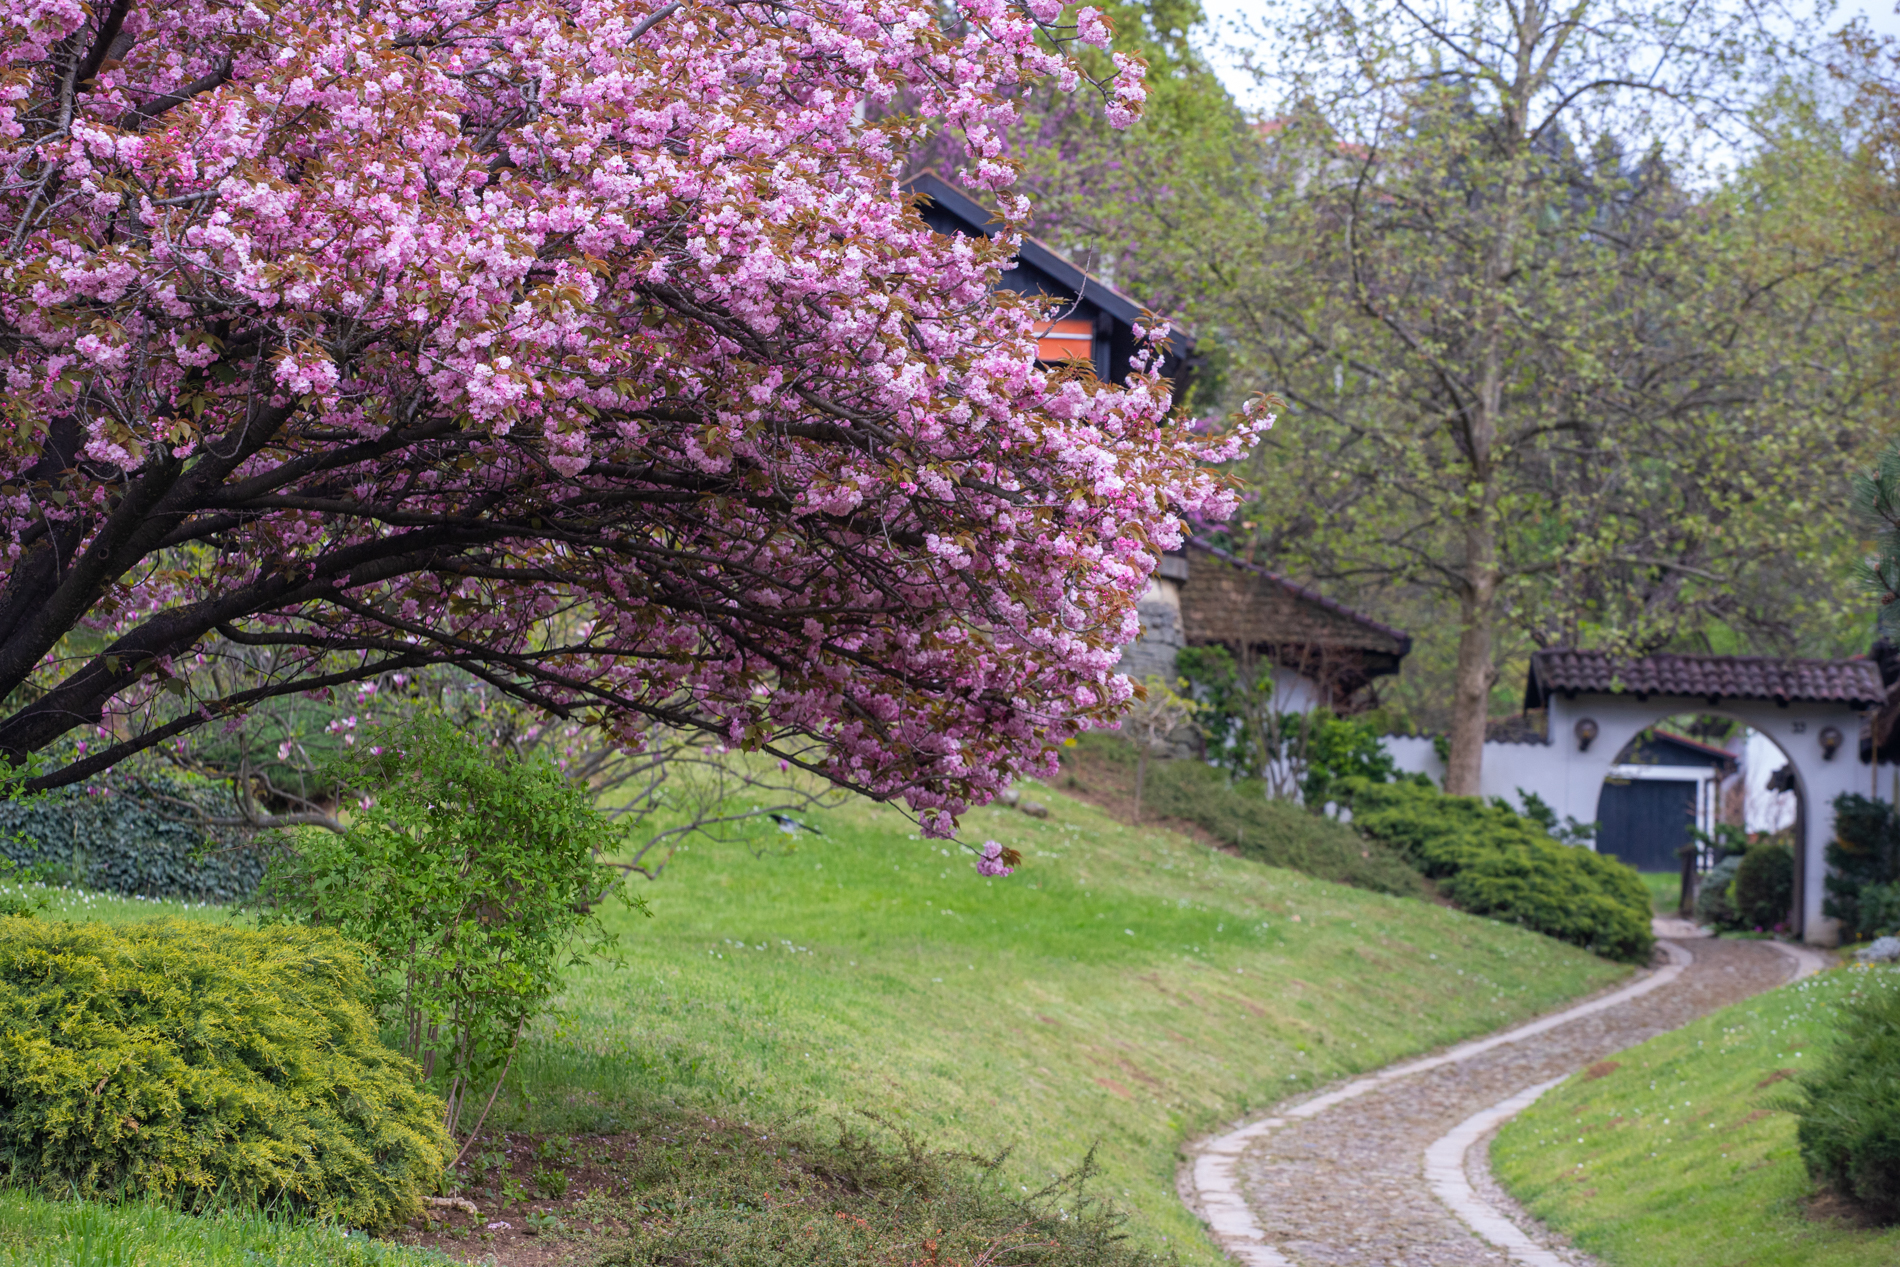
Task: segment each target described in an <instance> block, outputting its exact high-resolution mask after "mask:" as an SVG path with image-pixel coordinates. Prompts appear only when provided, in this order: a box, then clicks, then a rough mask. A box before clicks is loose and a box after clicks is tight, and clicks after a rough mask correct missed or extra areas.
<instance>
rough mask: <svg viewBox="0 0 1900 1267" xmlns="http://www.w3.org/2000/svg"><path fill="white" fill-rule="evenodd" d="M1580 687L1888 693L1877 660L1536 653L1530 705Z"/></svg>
mask: <svg viewBox="0 0 1900 1267" xmlns="http://www.w3.org/2000/svg"><path fill="white" fill-rule="evenodd" d="M1575 691H1594V692H1608V693H1611V694H1616V695H1638V696H1646V695H1680V696H1687V697H1692V698H1700V699H1704V700H1707V701H1708V702H1709V703H1711V704H1714V703H1716V702H1717V701H1719V700H1724V699H1765V700H1775V701H1777V702H1788V701H1794V700H1814V701H1823V702H1831V703H1839V704H1850V705H1854V706H1857V707H1859V706H1865V705H1870V704H1878V703H1881V702H1882V701H1884V700H1885V699H1886V698H1887V692H1886V690H1885V689H1884V688H1883V687H1882V686H1881V684H1880V668H1879V666H1878V665H1876V664H1875V663H1874V662H1873V661H1872V660H1865V659H1854V660H1784V659H1779V658H1777V657H1774V656H1726V655H1652V656H1643V657H1642V658H1640V659H1621V658H1617V657H1612V656H1610V655H1608V654H1606V653H1605V652H1602V651H1572V650H1568V649H1563V648H1559V649H1555V650H1551V651H1539V652H1537V653H1535V654H1534V655H1532V656H1531V671H1530V679H1529V681H1527V682H1526V683H1525V686H1524V704H1525V707H1527V708H1542V707H1543V706H1544V701H1545V700H1547V699H1549V698H1550V697H1551V696H1552V695H1558V694H1564V695H1568V694H1570V693H1571V692H1575Z"/></svg>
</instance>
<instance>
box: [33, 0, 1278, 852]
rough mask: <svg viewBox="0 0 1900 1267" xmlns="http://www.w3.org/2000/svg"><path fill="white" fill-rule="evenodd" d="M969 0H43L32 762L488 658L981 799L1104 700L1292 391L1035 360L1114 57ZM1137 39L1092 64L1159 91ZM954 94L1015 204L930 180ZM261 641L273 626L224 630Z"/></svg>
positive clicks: (1123, 690) (584, 696)
mask: <svg viewBox="0 0 1900 1267" xmlns="http://www.w3.org/2000/svg"><path fill="white" fill-rule="evenodd" d="M1042 12H1044V8H1038V9H1036V10H1035V11H1034V15H1035V16H1039V15H1040V14H1041V13H1042ZM1090 13H1092V11H1084V14H1083V15H1082V16H1080V17H1079V18H1078V28H1079V29H1078V34H1079V35H1080V37H1081V38H1084V39H1096V40H1103V41H1105V40H1106V38H1107V34H1106V30H1107V29H1106V26H1105V24H1103V23H1102V22H1101V21H1100V19H1099V17H1092V16H1088V15H1089V14H1090ZM954 16H955V18H956V29H955V30H954V31H951V30H946V29H945V28H944V27H943V26H942V25H940V22H939V12H938V8H937V6H935V5H934V4H931V3H925V2H924V0H876V2H875V3H873V2H872V0H774V2H773V3H771V4H764V3H746V2H744V0H736V2H733V3H699V2H697V0H683V2H682V3H680V4H667V5H665V6H664V7H661V6H660V5H658V4H656V3H654V2H653V0H429V3H418V2H417V0H347V3H346V2H344V0H311V2H310V3H305V4H299V5H285V6H257V5H248V4H246V5H230V4H225V3H222V2H221V0H176V2H174V3H168V4H156V3H151V2H150V0H94V3H93V4H92V6H91V8H90V9H88V8H86V7H84V6H81V5H78V4H70V3H61V4H49V3H43V2H42V0H0V41H4V43H5V45H6V56H5V58H4V61H3V62H0V206H3V207H4V209H5V210H4V223H0V229H3V230H4V236H3V237H0V242H4V243H5V247H4V252H5V253H4V258H0V322H3V323H4V325H5V330H6V339H5V344H4V348H0V369H3V370H4V373H5V375H6V380H7V386H8V392H7V396H6V404H7V419H6V425H5V427H3V428H0V468H4V469H0V517H4V522H5V550H6V561H5V563H4V565H3V566H4V567H5V574H4V589H0V694H13V695H14V697H15V698H23V697H28V696H30V699H31V702H29V703H27V704H25V705H23V706H21V707H20V708H19V709H17V710H16V711H15V712H13V713H12V714H11V715H10V716H7V717H4V718H0V753H4V754H5V755H6V756H7V757H8V758H9V759H11V760H14V761H16V762H17V761H20V760H23V759H24V758H25V757H26V755H27V754H29V753H33V752H36V751H41V750H46V749H48V748H49V747H50V746H51V745H53V744H55V742H56V741H58V740H59V739H60V738H61V737H62V736H64V735H66V734H67V733H68V732H69V731H71V730H72V729H73V728H75V727H80V726H94V725H96V726H99V727H101V728H102V729H103V730H104V731H105V732H106V733H107V734H108V735H109V736H110V739H109V740H108V741H106V742H102V743H101V744H100V745H98V746H97V748H96V749H95V750H94V751H92V752H90V753H87V754H85V755H84V756H83V757H80V758H76V759H69V760H65V761H64V764H61V765H59V766H58V767H57V768H55V769H53V770H52V771H51V772H49V773H48V774H46V775H44V776H42V777H41V778H40V779H37V780H35V781H34V783H35V785H39V786H51V785H58V784H64V783H71V782H76V781H80V780H83V779H84V778H86V777H87V776H88V775H90V774H92V773H94V772H96V771H97V770H100V769H103V768H106V767H107V766H110V765H111V764H113V763H115V762H117V761H120V760H123V759H124V758H125V757H127V756H128V755H131V754H133V753H136V752H138V751H142V750H144V749H146V748H150V747H153V746H155V745H158V744H161V743H165V742H168V741H170V740H171V739H172V738H173V737H175V736H176V735H179V734H182V733H184V732H186V731H188V730H190V729H191V728H193V727H195V726H199V725H203V724H205V723H206V722H210V721H221V720H229V719H231V718H233V717H236V716H238V715H241V714H242V713H243V712H244V710H245V709H246V708H247V707H249V706H251V705H253V704H255V703H257V702H259V701H260V700H263V699H267V698H270V697H272V696H275V695H284V694H291V693H295V692H304V693H307V694H310V695H312V696H314V697H318V698H328V697H329V696H330V695H331V693H333V692H334V690H335V689H337V688H338V687H342V686H346V685H350V684H352V683H354V682H357V681H363V680H369V679H374V678H378V677H381V676H383V675H386V674H390V673H391V672H392V671H396V672H413V671H415V670H416V669H418V668H421V667H423V666H426V665H431V664H449V665H454V666H458V667H459V668H461V669H463V670H465V671H467V672H469V673H471V674H474V675H477V676H478V677H481V678H483V679H485V680H486V681H488V682H490V683H492V684H494V685H495V686H496V687H497V688H498V689H503V690H506V691H508V692H510V693H512V694H514V695H515V696H516V697H518V698H519V699H521V700H523V701H525V702H527V703H530V704H533V705H535V706H538V707H540V708H542V709H545V710H546V711H548V712H550V713H552V714H555V715H557V716H559V717H562V718H565V719H568V721H569V722H570V723H571V724H576V725H581V724H584V725H588V726H592V727H597V728H599V729H600V730H601V731H604V732H605V733H607V734H609V735H611V736H613V737H614V738H615V739H616V740H618V741H619V742H622V743H624V744H626V745H628V746H630V747H638V746H639V745H640V744H641V743H642V742H643V741H644V736H645V734H646V733H647V732H648V730H649V729H650V728H652V727H655V726H662V727H668V728H675V729H684V730H688V731H696V732H698V733H701V734H703V735H704V736H705V737H706V740H707V742H708V743H709V744H712V745H716V746H722V747H733V748H742V749H748V750H763V751H766V752H769V753H771V754H772V755H773V756H775V757H778V758H780V759H783V760H787V761H791V762H793V763H795V764H799V765H801V766H804V767H805V768H808V769H811V770H814V771H815V772H817V773H819V774H822V775H824V776H825V777H827V778H830V779H832V780H835V781H836V782H838V783H840V784H842V785H845V786H849V787H854V788H857V789H859V790H861V791H863V792H865V793H867V794H869V795H872V796H876V797H880V798H893V797H899V798H904V799H906V800H907V801H908V803H909V804H910V805H911V806H912V807H913V808H914V809H915V810H917V811H918V813H919V814H920V816H921V819H922V821H923V823H924V825H925V829H926V830H927V831H929V832H931V833H933V834H948V833H950V832H951V831H953V830H954V827H955V818H956V815H958V814H959V813H961V812H962V811H963V810H964V809H965V808H966V807H968V806H969V805H971V804H980V803H982V802H985V801H987V800H988V799H990V798H991V797H992V796H994V795H995V794H996V792H997V791H998V790H999V789H1000V788H1001V787H1003V786H1005V785H1007V784H1008V783H1009V782H1010V781H1011V780H1013V779H1016V778H1020V777H1024V776H1030V775H1036V774H1043V773H1047V772H1048V771H1049V770H1050V769H1051V768H1052V762H1053V758H1052V756H1051V754H1052V752H1053V749H1054V747H1055V746H1056V745H1059V744H1060V743H1061V742H1062V740H1064V739H1065V738H1067V737H1069V736H1071V735H1073V734H1075V733H1076V732H1077V731H1079V730H1081V729H1085V728H1088V727H1091V726H1098V725H1106V724H1112V722H1113V721H1114V719H1115V717H1116V716H1117V714H1118V712H1119V710H1120V709H1121V707H1122V706H1123V704H1124V703H1125V701H1126V700H1127V699H1128V697H1129V695H1130V689H1131V688H1130V686H1129V684H1128V682H1127V681H1126V679H1125V678H1124V677H1122V676H1121V675H1120V674H1119V673H1117V672H1116V667H1115V666H1116V663H1117V660H1118V658H1119V654H1120V651H1119V649H1120V647H1121V646H1122V645H1123V644H1125V643H1126V642H1128V641H1129V640H1130V639H1132V638H1133V637H1134V635H1135V633H1136V631H1137V628H1138V624H1137V620H1136V613H1135V604H1136V600H1137V599H1138V598H1139V596H1140V594H1141V593H1142V590H1143V588H1144V586H1145V585H1146V583H1147V579H1148V576H1149V574H1150V573H1151V572H1152V571H1153V569H1154V567H1155V566H1156V563H1157V561H1158V559H1159V557H1160V554H1161V552H1163V551H1165V550H1167V549H1170V548H1172V547H1174V546H1176V545H1178V544H1179V542H1180V540H1181V535H1182V530H1181V521H1180V518H1179V516H1181V515H1182V514H1185V513H1199V514H1203V515H1207V516H1210V517H1220V516H1223V515H1224V514H1225V513H1226V512H1227V510H1228V509H1229V508H1230V506H1231V499H1232V495H1231V492H1230V489H1229V487H1228V485H1227V483H1226V482H1225V481H1224V479H1223V477H1221V476H1220V475H1219V474H1218V473H1217V472H1216V471H1215V470H1214V466H1215V464H1217V463H1220V462H1222V461H1225V460H1227V459H1230V458H1232V457H1234V456H1235V455H1237V454H1238V453H1240V452H1241V451H1242V450H1243V449H1244V448H1245V447H1246V446H1247V445H1249V444H1250V443H1252V441H1253V440H1254V439H1255V438H1256V437H1257V435H1258V433H1259V432H1260V430H1262V429H1263V428H1264V427H1265V426H1267V425H1269V423H1270V421H1271V420H1270V419H1269V418H1268V417H1267V416H1266V415H1265V414H1264V413H1263V412H1261V411H1259V410H1255V411H1252V412H1251V413H1249V414H1248V415H1246V416H1245V417H1243V418H1241V419H1240V420H1238V421H1237V423H1236V424H1235V425H1234V426H1233V427H1232V428H1230V429H1228V430H1226V431H1224V432H1220V433H1218V434H1209V433H1203V432H1200V431H1197V430H1195V429H1192V428H1189V427H1186V426H1182V425H1178V424H1175V423H1173V422H1171V421H1170V419H1169V415H1168V411H1169V394H1168V385H1167V384H1166V382H1165V381H1162V380H1158V379H1156V378H1153V377H1151V376H1149V375H1148V374H1147V373H1145V372H1141V373H1137V374H1135V375H1134V376H1133V377H1132V378H1131V380H1130V382H1129V383H1128V384H1127V385H1126V387H1118V386H1111V385H1108V384H1104V383H1101V382H1098V381H1096V380H1095V379H1093V378H1092V377H1090V376H1088V375H1087V374H1086V372H1084V371H1082V370H1079V369H1074V368H1064V369H1059V370H1055V369H1046V368H1044V367H1041V366H1039V365H1038V363H1037V361H1036V356H1035V350H1036V331H1037V327H1038V323H1039V322H1041V321H1042V320H1044V314H1042V313H1041V312H1039V311H1038V309H1037V307H1036V306H1035V305H1034V304H1032V303H1031V302H1030V301H1028V300H1026V299H1024V298H1022V297H1019V296H1015V295H1013V294H1010V293H1007V292H999V291H998V289H997V281H998V279H999V277H1000V274H1001V270H1002V268H1003V267H1004V265H1005V264H1006V263H1007V261H1008V259H1009V258H1010V256H1011V254H1012V251H1013V249H1014V245H1015V243H1016V241H1017V240H1018V239H1017V236H1016V233H1017V229H1016V227H1015V226H1016V225H1018V224H1020V223H1021V222H1022V220H1023V219H1024V218H1025V217H1026V216H1027V215H1028V214H1029V207H1028V204H1027V202H1026V201H1025V200H1023V199H1020V198H1018V197H1016V196H1015V195H1014V194H1013V192H1012V191H1011V182H1012V181H1013V179H1014V169H1013V167H1012V165H1011V162H1010V161H1009V159H1008V158H1007V156H1006V151H1005V148H1004V144H1003V140H1004V136H1005V134H1006V131H1007V129H1008V127H1009V125H1010V123H1011V121H1012V119H1013V117H1014V116H1013V107H1012V105H1011V101H1012V99H1013V94H1016V93H1017V92H1018V91H1019V87H1020V85H1023V84H1025V83H1027V82H1029V81H1031V80H1035V79H1037V78H1039V77H1045V76H1055V77H1057V78H1058V79H1060V80H1065V81H1073V80H1074V79H1075V77H1076V76H1077V74H1078V71H1077V64H1076V63H1075V62H1074V60H1073V59H1072V58H1071V57H1070V56H1069V52H1068V49H1067V48H1066V47H1065V46H1064V44H1063V42H1062V41H1061V40H1060V39H1055V38H1053V37H1051V36H1050V34H1049V32H1050V30H1054V31H1055V32H1056V33H1057V34H1059V33H1060V28H1050V29H1044V30H1042V33H1041V34H1040V35H1039V29H1040V28H1039V27H1038V24H1037V22H1036V20H1035V17H1034V16H1032V12H1031V11H1029V10H1026V9H1019V8H1016V7H1013V6H1012V5H1010V4H1005V3H1003V2H1002V0H965V3H963V4H962V5H961V8H960V10H959V11H958V12H957V13H956V14H955V15H954ZM1116 66H1117V71H1116V73H1115V75H1114V76H1113V77H1112V78H1110V79H1109V80H1107V81H1106V82H1102V83H1095V84H1091V85H1089V86H1087V87H1086V88H1085V89H1084V90H1085V91H1091V92H1100V93H1102V94H1104V96H1105V98H1106V100H1107V102H1108V109H1109V111H1110V113H1111V115H1112V116H1113V117H1114V118H1115V119H1116V120H1117V121H1119V122H1127V121H1129V120H1130V119H1132V118H1133V117H1134V114H1135V113H1136V112H1137V111H1138V110H1139V108H1140V104H1141V101H1142V91H1143V90H1142V89H1141V86H1140V64H1139V62H1138V61H1134V60H1130V59H1127V58H1125V57H1123V58H1117V60H1116ZM893 102H904V103H908V105H907V107H906V110H905V111H904V112H901V113H900V112H895V111H894V112H892V113H891V114H890V117H885V112H884V111H883V110H882V109H880V107H883V106H885V105H889V104H890V103H893ZM939 127H941V128H947V129H950V130H951V131H953V132H955V133H958V134H960V136H961V138H962V142H963V147H964V152H965V153H967V154H968V155H969V158H968V162H967V165H966V166H965V168H964V170H963V171H962V172H961V173H959V179H961V180H962V181H963V182H964V183H965V184H966V185H967V186H969V187H970V188H972V189H973V190H976V191H979V192H985V193H987V194H988V195H990V196H993V197H994V198H995V200H996V202H997V205H998V206H999V207H1000V208H1001V209H1002V210H1003V212H1004V213H1005V215H1006V217H1007V218H1006V220H1005V222H1004V232H1003V233H1002V234H1001V235H999V236H998V237H997V238H996V239H993V240H983V241H972V240H969V239H964V238H947V237H943V236H940V235H937V234H935V233H933V232H931V231H930V230H929V228H928V227H927V226H926V225H925V224H924V223H923V221H922V220H921V218H920V217H919V216H918V214H917V212H916V210H915V208H914V207H913V206H912V205H911V203H910V201H909V200H908V199H907V198H906V197H905V196H903V195H902V193H901V192H900V190H899V188H898V184H897V176H898V173H899V172H900V170H901V168H902V165H903V161H904V157H905V155H906V154H907V153H908V152H909V151H910V149H911V148H912V147H913V146H915V145H917V144H918V143H919V142H920V141H921V140H922V139H923V138H924V137H925V136H926V134H927V133H928V132H929V131H930V130H931V129H933V128H939ZM1143 364H1146V362H1143ZM79 626H84V627H85V628H86V629H88V630H89V631H91V635H90V637H89V639H88V640H86V641H85V643H84V645H86V646H87V647H93V646H100V647H102V649H101V650H99V651H98V652H97V653H96V654H94V653H92V652H90V651H88V652H87V654H86V655H82V656H79V657H77V658H72V655H71V652H72V647H73V645H74V643H73V642H72V641H69V640H68V639H67V635H68V634H69V633H70V632H71V631H72V630H73V629H74V628H75V627H79ZM232 648H239V649H250V650H257V649H262V650H265V651H268V652H270V653H271V654H272V655H274V656H276V657H278V659H277V660H276V661H275V662H276V663H277V664H278V665H279V666H280V667H279V668H278V669H277V670H275V671H273V674H272V675H270V676H269V677H268V678H267V679H264V680H261V681H257V682H251V683H249V684H246V685H244V686H243V687H242V689H239V688H236V687H226V686H222V685H220V683H221V682H223V681H224V679H222V678H217V677H216V676H215V675H212V674H210V673H208V672H203V671H200V670H199V669H198V668H197V667H194V666H202V665H204V664H206V663H207V662H208V661H209V662H215V661H216V660H217V659H218V658H219V657H220V656H223V655H226V654H227V653H228V652H229V651H230V649H232ZM174 665H177V666H184V667H182V668H175V667H174ZM392 680H396V681H400V680H401V679H400V678H395V679H392ZM29 682H31V683H32V684H34V685H35V686H36V688H37V689H36V690H35V691H34V692H30V693H27V695H24V696H23V695H22V694H21V693H19V692H18V691H17V688H18V687H20V686H21V685H23V684H27V683H29ZM181 686H182V687H183V688H184V689H183V690H182V693H181V690H180V688H181ZM813 754H815V755H813Z"/></svg>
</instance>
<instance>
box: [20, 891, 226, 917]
mask: <svg viewBox="0 0 1900 1267" xmlns="http://www.w3.org/2000/svg"><path fill="white" fill-rule="evenodd" d="M13 895H18V896H20V897H24V898H26V899H27V900H28V901H29V902H35V903H44V904H45V906H44V909H43V910H42V912H41V914H42V915H45V916H49V917H52V918H56V919H96V920H98V921H100V922H101V923H105V924H112V925H114V926H118V925H124V924H135V923H138V922H139V921H140V920H147V919H157V918H158V917H159V916H161V915H169V916H176V917H178V918H182V919H203V920H228V919H230V918H231V911H230V908H229V907H224V906H212V905H209V904H207V903H203V902H169V901H162V900H156V899H151V898H140V897H120V896H119V895H118V894H116V893H94V892H92V891H91V890H90V889H75V888H69V887H65V886H61V887H49V886H47V885H43V884H16V883H14V882H12V881H8V880H0V897H4V896H13Z"/></svg>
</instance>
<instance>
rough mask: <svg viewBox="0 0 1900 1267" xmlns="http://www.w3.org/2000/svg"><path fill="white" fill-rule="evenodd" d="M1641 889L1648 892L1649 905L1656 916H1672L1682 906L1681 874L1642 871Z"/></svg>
mask: <svg viewBox="0 0 1900 1267" xmlns="http://www.w3.org/2000/svg"><path fill="white" fill-rule="evenodd" d="M1639 874H1641V876H1642V877H1643V887H1644V888H1646V889H1648V890H1649V905H1650V906H1651V908H1653V909H1654V910H1655V912H1656V914H1658V915H1674V914H1675V913H1676V912H1677V910H1678V909H1680V907H1681V904H1682V873H1681V872H1679V871H1644V872H1640V873H1639Z"/></svg>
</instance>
